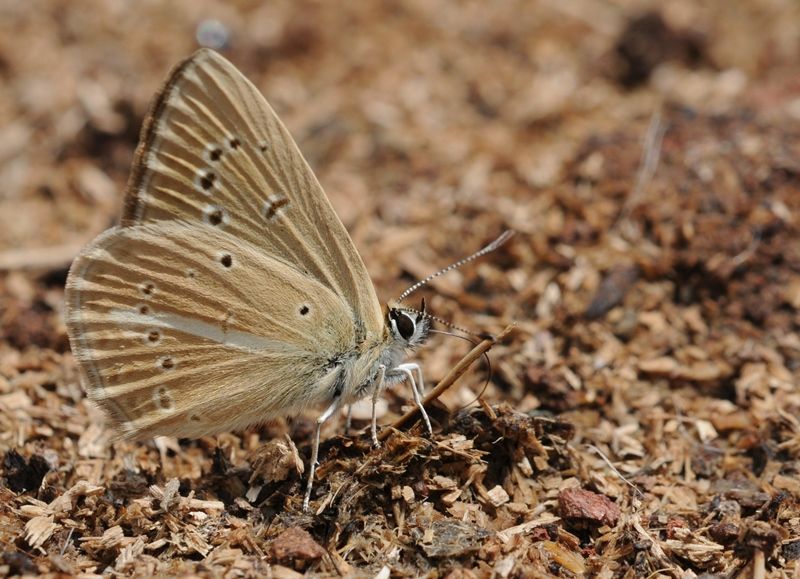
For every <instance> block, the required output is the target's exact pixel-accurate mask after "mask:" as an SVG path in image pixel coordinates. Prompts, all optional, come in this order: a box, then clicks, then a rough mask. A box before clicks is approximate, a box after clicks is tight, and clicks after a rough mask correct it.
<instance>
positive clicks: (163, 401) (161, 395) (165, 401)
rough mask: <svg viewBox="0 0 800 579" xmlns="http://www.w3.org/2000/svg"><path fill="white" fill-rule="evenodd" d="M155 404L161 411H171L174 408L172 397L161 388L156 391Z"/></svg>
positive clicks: (164, 388)
mask: <svg viewBox="0 0 800 579" xmlns="http://www.w3.org/2000/svg"><path fill="white" fill-rule="evenodd" d="M156 403H157V404H158V407H159V408H161V409H162V410H172V408H173V406H174V404H173V401H172V396H170V395H169V392H167V389H166V387H164V386H161V387H160V388H159V389H158V390H156Z"/></svg>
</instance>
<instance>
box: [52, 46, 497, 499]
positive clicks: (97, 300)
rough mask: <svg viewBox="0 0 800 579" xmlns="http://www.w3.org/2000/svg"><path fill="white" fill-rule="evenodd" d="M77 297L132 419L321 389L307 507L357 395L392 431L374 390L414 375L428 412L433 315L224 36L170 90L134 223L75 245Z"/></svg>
mask: <svg viewBox="0 0 800 579" xmlns="http://www.w3.org/2000/svg"><path fill="white" fill-rule="evenodd" d="M495 244H497V242H495ZM486 249H489V250H491V249H493V247H491V248H489V247H488V246H487V248H484V250H486ZM484 250H481V252H478V254H482V252H485V251H484ZM478 254H474V255H475V257H477V255H478ZM470 258H472V256H471V257H470ZM462 261H463V260H462ZM399 301H400V300H398V304H399ZM65 303H66V324H67V331H68V335H69V339H70V345H71V348H72V351H73V353H74V356H75V359H76V360H77V363H78V366H79V370H80V376H81V381H82V383H83V385H84V387H85V390H86V392H87V394H88V397H89V399H90V400H92V401H93V402H94V403H96V404H97V405H99V406H100V408H102V409H103V410H104V411H105V412H106V414H107V415H108V418H109V419H110V423H111V425H112V426H113V428H114V429H115V430H116V431H117V432H118V433H119V434H120V436H121V437H127V438H145V437H152V436H156V435H171V436H178V437H198V436H202V435H206V434H211V433H215V432H223V431H229V430H235V429H237V428H242V427H244V426H247V425H251V424H254V423H260V422H264V421H267V420H270V419H273V418H277V417H281V416H289V415H295V414H298V413H300V412H302V411H303V410H305V409H307V408H309V407H317V406H319V407H323V406H324V407H325V408H326V409H325V410H324V412H323V413H322V414H321V415H320V416H319V418H318V419H317V428H316V433H315V438H314V444H313V448H312V457H311V463H310V464H311V467H310V473H309V478H308V483H307V487H306V494H305V498H304V507H306V508H307V507H308V503H309V500H310V496H311V488H312V486H311V485H312V482H313V478H314V469H315V467H316V463H317V458H318V451H319V438H320V428H321V426H322V424H323V423H324V422H325V421H326V420H328V419H329V418H330V417H331V416H333V415H334V414H335V413H336V412H337V411H338V410H339V409H340V408H342V407H343V406H344V405H347V404H351V403H353V402H354V401H357V400H359V399H361V398H363V397H365V396H368V395H372V397H373V420H372V428H371V433H372V438H373V441H374V442H375V443H376V444H377V437H376V426H375V412H374V402H375V400H377V397H378V395H379V394H380V392H381V390H382V389H383V388H384V387H385V386H387V385H389V384H393V383H397V382H401V381H406V380H407V381H408V382H409V384H410V385H411V390H412V393H413V395H414V399H415V402H416V404H417V405H418V406H419V408H420V410H421V413H422V416H423V419H424V421H425V424H426V427H427V428H428V430H429V432H430V430H431V426H430V421H429V419H428V416H427V414H426V413H425V409H424V407H423V406H422V403H421V393H422V389H423V388H424V385H423V379H422V372H421V370H420V367H419V365H418V364H416V363H413V362H405V361H404V360H405V358H406V354H407V352H408V351H409V350H413V349H414V348H416V347H417V346H419V345H421V344H422V343H423V342H424V341H425V340H426V338H427V337H428V335H429V332H430V329H431V320H432V318H431V316H429V315H428V314H427V313H426V312H425V311H424V305H423V307H422V308H421V309H420V310H413V309H409V308H403V307H401V306H399V305H395V306H392V307H390V306H381V304H380V302H379V301H378V298H377V295H376V292H375V288H374V286H373V284H372V282H371V280H370V277H369V275H368V272H367V269H366V267H365V265H364V262H363V261H362V259H361V257H360V255H359V254H358V251H357V250H356V248H355V246H354V244H353V242H352V240H351V239H350V237H349V235H348V233H347V231H346V229H345V227H344V226H343V225H342V223H341V221H340V220H339V218H338V217H337V215H336V213H335V212H334V210H333V208H332V206H331V204H330V202H329V201H328V198H327V197H326V195H325V193H324V192H323V190H322V188H321V186H320V184H319V182H318V181H317V179H316V177H315V176H314V174H313V173H312V171H311V169H310V168H309V166H308V164H307V163H306V161H305V160H304V159H303V157H302V155H301V153H300V151H299V150H298V148H297V146H296V144H295V143H294V141H293V140H292V138H291V136H290V135H289V133H288V131H287V130H286V128H285V127H284V126H283V124H282V123H281V121H280V120H279V119H278V117H277V116H276V114H275V112H274V111H273V110H272V108H271V107H270V105H269V104H268V103H267V101H266V100H265V99H264V97H263V96H262V95H261V94H260V93H259V91H258V90H257V89H256V88H255V87H254V86H253V84H251V83H250V82H249V81H248V80H247V79H246V78H245V77H244V76H243V75H242V74H241V73H240V72H239V71H238V70H237V69H236V68H235V67H234V66H233V65H232V64H231V63H230V62H228V61H227V60H226V59H225V58H223V57H222V56H220V55H219V54H218V53H216V52H214V51H213V50H210V49H201V50H199V51H197V52H196V53H195V54H193V55H192V56H190V57H189V58H188V59H186V60H185V61H183V62H182V63H180V64H179V65H178V66H176V67H175V68H174V69H173V71H172V73H171V74H170V76H169V78H168V80H167V81H166V83H165V84H164V86H163V88H162V89H161V91H160V92H159V94H158V95H157V96H156V98H155V100H154V103H153V105H152V107H151V109H150V112H149V114H148V116H147V117H146V119H145V122H144V126H143V128H142V133H141V139H140V143H139V146H138V148H137V151H136V154H135V157H134V162H133V169H132V172H131V176H130V179H129V182H128V185H127V189H126V193H125V201H124V209H123V214H122V217H121V220H120V224H119V225H118V226H117V227H114V228H112V229H109V230H108V231H106V232H105V233H103V234H101V235H100V236H99V237H97V238H96V239H95V240H94V241H93V242H92V243H90V244H89V245H88V246H87V247H86V248H85V249H83V250H82V251H81V253H80V254H79V255H78V256H77V257H76V259H75V260H74V262H73V264H72V266H71V268H70V271H69V276H68V278H67V283H66V292H65Z"/></svg>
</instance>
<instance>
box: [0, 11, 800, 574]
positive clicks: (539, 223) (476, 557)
mask: <svg viewBox="0 0 800 579" xmlns="http://www.w3.org/2000/svg"><path fill="white" fill-rule="evenodd" d="M198 38H200V39H201V40H202V41H203V42H205V43H207V44H211V45H214V46H218V47H220V48H221V49H222V50H223V51H224V52H225V54H226V55H227V56H228V57H229V58H230V59H231V60H233V61H234V62H235V63H236V64H237V66H239V67H240V68H241V69H242V70H243V71H244V72H245V73H246V74H247V75H248V76H249V77H250V78H252V79H253V81H254V82H255V83H256V85H257V86H258V87H259V88H260V89H261V90H262V91H263V92H264V93H265V94H266V96H267V97H268V98H269V99H270V101H271V103H272V104H273V106H274V107H275V108H276V110H277V111H278V112H279V114H280V116H281V117H282V118H283V119H284V120H285V122H286V123H287V125H288V127H289V128H290V130H291V131H292V133H293V134H294V135H295V136H296V138H297V140H298V143H299V144H300V147H301V149H302V150H303V151H304V153H305V154H306V156H307V157H308V159H309V161H310V163H311V165H312V166H313V167H314V168H315V171H316V173H317V175H318V177H319V178H320V181H321V182H322V183H323V185H324V186H325V188H326V190H327V191H328V193H329V195H330V197H331V200H332V202H333V204H334V206H335V207H336V209H337V211H338V213H339V214H340V216H341V217H342V220H343V221H344V223H345V224H346V226H347V227H348V229H349V230H350V231H351V233H352V236H353V238H354V241H355V243H356V245H357V246H358V248H359V250H360V251H361V252H362V254H363V256H364V259H365V261H366V263H367V266H368V268H369V269H370V271H371V273H372V275H373V279H374V281H375V284H376V287H377V288H378V291H379V295H381V296H382V297H384V298H386V299H389V298H391V297H393V296H397V295H398V294H399V293H400V292H401V291H402V290H403V289H405V287H407V286H408V285H410V284H411V283H412V282H413V281H414V280H416V279H419V278H421V277H424V276H425V275H426V274H428V273H430V272H431V271H432V270H434V269H436V268H437V267H439V266H441V265H445V264H447V263H450V262H452V261H454V260H455V259H457V258H459V257H462V256H463V255H465V254H467V253H469V252H470V251H472V250H474V249H477V248H478V247H480V246H481V245H482V244H485V243H487V242H488V241H490V240H491V239H493V238H494V237H496V236H497V235H498V234H499V233H500V232H501V231H503V230H505V229H508V228H511V229H514V230H516V231H517V235H516V236H515V237H514V239H512V240H511V241H510V242H509V243H508V244H506V245H505V246H503V247H502V248H501V249H500V250H498V251H497V252H496V253H494V254H493V255H492V256H490V257H489V258H487V259H483V260H481V261H480V262H477V263H474V264H471V265H470V266H468V267H466V268H464V269H462V270H459V271H458V272H455V273H453V274H452V275H450V276H447V277H444V278H441V279H437V280H436V281H435V282H434V283H433V284H432V287H431V288H430V289H429V291H428V292H427V293H426V298H427V300H428V304H429V307H430V309H431V310H432V311H433V312H434V313H436V315H438V316H440V317H443V318H446V319H448V320H452V322H453V323H455V324H457V325H460V326H465V327H468V328H471V329H474V330H475V331H480V332H490V333H499V332H501V331H502V330H503V328H505V327H507V326H508V325H509V324H511V323H514V324H516V327H515V330H514V332H513V333H512V334H511V335H510V336H508V337H507V338H506V339H505V340H503V341H501V342H499V343H497V344H495V345H494V347H493V349H492V351H491V367H492V372H491V376H490V375H489V373H488V367H487V365H486V363H485V361H483V362H482V361H481V360H482V359H479V360H478V361H477V362H476V363H475V364H474V365H473V366H471V367H470V368H469V370H468V371H466V373H464V374H463V375H462V376H461V377H460V381H459V383H458V384H457V385H456V386H454V387H452V388H450V389H448V390H447V391H446V392H444V393H443V394H442V395H441V396H440V397H439V398H437V400H436V401H434V402H432V403H431V404H430V406H429V414H430V416H431V418H432V420H433V421H434V423H435V434H434V436H433V437H432V438H429V437H427V436H424V435H423V431H422V430H421V429H420V426H419V424H418V423H415V421H414V419H413V417H411V419H410V420H409V421H408V423H407V424H405V425H403V426H400V425H399V424H398V422H397V421H398V419H399V418H400V417H401V416H402V415H403V414H404V413H406V412H407V411H409V410H410V409H411V408H412V405H411V404H409V395H408V392H406V391H405V390H403V389H402V388H397V389H393V390H391V391H389V392H387V394H386V400H385V406H382V407H381V412H382V416H381V418H380V422H381V425H382V426H383V434H384V444H383V446H382V447H381V448H379V449H372V448H371V446H370V444H369V440H368V436H366V435H365V434H364V432H363V430H354V431H353V432H351V433H349V434H344V433H343V423H344V419H343V418H342V419H341V420H339V421H332V422H331V424H330V425H329V427H328V428H327V429H326V431H325V442H324V444H323V446H322V449H321V451H322V452H321V466H320V469H319V483H318V485H317V486H316V489H315V494H314V497H313V501H312V506H313V512H312V513H304V512H302V510H301V509H300V503H301V500H302V497H301V494H302V488H303V476H304V472H303V469H304V468H305V467H306V466H307V460H308V456H309V439H310V435H311V433H312V431H313V418H314V417H313V415H308V416H301V417H297V418H295V419H292V420H286V421H278V422H275V423H273V424H267V425H264V426H261V427H257V428H251V429H249V430H246V431H243V432H235V433H228V434H224V435H220V436H217V437H213V438H212V437H206V438H202V439H199V440H174V439H156V440H154V441H147V442H142V443H136V444H134V443H114V442H111V433H109V432H108V431H107V429H106V428H105V427H104V422H103V418H102V416H101V415H100V414H99V413H98V412H97V410H95V409H94V408H92V407H91V406H89V405H88V404H87V403H86V402H85V398H84V394H83V392H82V390H81V388H80V386H79V384H78V379H77V374H76V369H75V363H74V360H73V359H72V356H71V354H70V353H69V351H68V345H67V341H66V336H65V330H64V324H63V321H62V311H63V283H64V279H65V275H66V271H67V269H66V268H67V267H68V264H69V262H70V259H71V257H72V256H73V255H74V254H75V252H76V249H77V248H78V247H79V246H80V245H81V244H83V243H85V242H86V241H88V240H89V239H90V238H92V237H93V236H94V235H95V234H97V233H98V232H99V231H101V230H103V229H104V228H106V227H108V226H109V225H111V224H112V223H114V221H115V220H116V218H117V216H118V213H119V205H120V201H121V198H120V194H121V191H122V188H123V185H124V182H125V179H126V177H127V173H128V171H129V168H130V161H131V157H132V152H133V149H134V147H135V144H136V139H137V136H138V131H139V128H140V125H141V121H142V115H143V114H144V111H145V110H146V107H147V103H148V101H149V99H150V98H151V97H152V95H153V93H154V91H155V90H156V88H157V86H158V84H159V83H160V82H161V80H162V79H163V77H164V76H165V74H166V72H167V70H168V69H169V68H170V66H171V65H172V64H174V63H175V62H177V61H178V60H180V59H181V58H183V57H184V56H186V55H187V54H189V53H190V52H191V51H192V50H194V48H196V46H197V39H198ZM798 53H800V5H798V4H797V3H796V2H794V1H792V0H775V1H773V2H755V1H743V2H735V3H732V2H727V1H725V0H712V1H709V2H694V1H692V0H677V1H676V2H670V3H656V2H651V1H646V0H633V1H630V2H599V1H596V0H568V1H563V2H551V1H546V0H542V1H535V2H530V1H524V0H509V1H507V2H499V3H492V5H491V7H489V6H487V4H485V3H481V2H472V1H467V2H459V3H451V2H440V1H432V2H431V1H418V0H407V1H403V2H393V3H385V2H379V1H377V0H375V1H373V0H369V1H366V2H358V3H321V2H312V1H306V0H302V1H292V2H290V1H284V0H280V1H277V2H267V3H265V2H258V1H256V0H243V1H241V2H236V3H221V2H212V1H210V0H197V1H196V0H177V1H175V2H169V3H158V2H151V3H140V2H135V3H119V2H112V1H103V2H96V3H93V4H92V6H91V8H89V7H88V6H82V5H79V4H74V3H68V2H65V1H64V0H43V1H42V2H37V3H6V5H3V6H0V79H2V80H1V82H2V83H3V87H4V90H3V91H0V182H1V183H2V188H1V190H0V455H2V458H0V576H22V575H27V576H32V575H36V574H42V575H48V576H79V577H95V576H100V575H115V576H138V577H151V576H167V575H174V576H199V577H207V576H208V577H225V578H228V577H231V578H232V577H261V576H272V577H287V578H289V577H298V576H301V575H302V574H308V575H317V576H365V577H375V576H377V577H381V578H388V577H419V576H430V577H450V578H453V579H456V578H460V577H464V578H467V577H470V578H471V577H498V578H513V577H545V576H561V577H577V576H592V577H600V578H610V577H699V576H725V577H736V576H744V577H749V576H753V577H790V576H796V575H797V573H798V569H799V568H800V564H798V561H799V560H800V508H799V507H798V504H799V503H798V501H799V500H800V478H799V477H800V462H799V461H800V418H799V417H798V416H800V412H799V411H800V392H799V391H798V387H797V385H798V383H800V334H798V331H799V330H800V227H799V226H800V161H799V160H800V104H798V103H800V89H798V87H800V82H798V79H800V65H798V61H797V54H798ZM469 348H470V346H469V344H466V343H462V342H461V341H459V340H455V339H450V338H448V337H446V336H437V337H436V338H435V339H433V340H431V343H430V345H429V347H426V348H425V349H423V350H421V351H420V352H419V358H420V360H421V362H422V365H423V368H424V371H425V376H426V380H427V382H428V383H429V384H431V385H433V384H435V383H439V382H441V381H443V380H444V379H445V377H446V376H447V374H448V373H449V372H451V370H453V368H454V366H456V364H457V363H458V361H459V360H460V359H461V358H462V356H463V355H464V354H465V353H466V352H467V351H468V350H469ZM487 381H488V382H487ZM484 386H485V388H484ZM481 391H482V394H481V396H480V399H479V400H477V401H476V398H477V397H478V393H480V392H481ZM365 424H366V423H365V422H364V421H363V420H362V421H357V422H356V424H355V426H356V427H357V428H363V427H364V426H365ZM392 424H395V425H397V428H391V427H390V425H392Z"/></svg>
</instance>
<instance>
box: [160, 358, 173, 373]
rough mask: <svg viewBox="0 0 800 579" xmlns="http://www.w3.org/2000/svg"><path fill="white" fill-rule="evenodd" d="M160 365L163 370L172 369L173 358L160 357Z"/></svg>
mask: <svg viewBox="0 0 800 579" xmlns="http://www.w3.org/2000/svg"><path fill="white" fill-rule="evenodd" d="M161 367H162V368H164V370H172V369H173V368H174V367H175V360H173V359H172V358H169V357H167V358H162V359H161Z"/></svg>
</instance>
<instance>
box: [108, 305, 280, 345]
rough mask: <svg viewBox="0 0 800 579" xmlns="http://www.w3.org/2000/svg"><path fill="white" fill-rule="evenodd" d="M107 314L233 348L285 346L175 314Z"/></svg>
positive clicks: (133, 322)
mask: <svg viewBox="0 0 800 579" xmlns="http://www.w3.org/2000/svg"><path fill="white" fill-rule="evenodd" d="M109 317H110V318H111V320H112V321H114V322H117V323H118V324H123V325H126V326H131V325H135V326H142V327H143V328H145V327H146V328H159V329H164V330H176V331H178V332H181V333H183V334H189V335H190V336H197V337H198V338H204V339H206V340H211V341H212V342H216V343H218V344H222V345H223V346H228V347H231V348H237V349H239V350H244V351H246V352H258V351H263V350H273V351H274V350H276V349H281V346H283V349H285V347H286V345H285V344H282V343H281V342H278V341H276V340H269V339H267V338H262V337H261V336H255V335H253V334H250V333H248V332H240V331H239V330H228V331H227V332H226V331H225V330H223V328H222V326H221V325H220V324H209V323H207V322H203V321H200V320H194V319H191V318H186V317H184V316H179V315H176V314H169V313H151V314H147V315H142V314H140V313H139V312H135V311H127V310H119V309H115V310H111V311H110V312H109Z"/></svg>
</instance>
